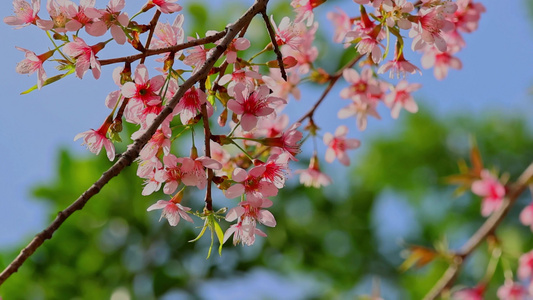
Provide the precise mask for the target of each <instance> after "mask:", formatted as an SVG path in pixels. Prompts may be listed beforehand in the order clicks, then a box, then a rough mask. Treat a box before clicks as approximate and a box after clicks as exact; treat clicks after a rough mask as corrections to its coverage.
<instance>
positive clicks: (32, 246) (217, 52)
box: [0, 0, 269, 286]
mask: <svg viewBox="0 0 533 300" xmlns="http://www.w3.org/2000/svg"><path fill="white" fill-rule="evenodd" d="M268 1H269V0H256V2H255V3H254V5H253V6H251V7H250V8H249V9H248V10H247V11H246V12H245V13H244V14H243V15H242V16H241V17H240V18H239V19H238V20H237V21H236V22H235V23H233V24H231V25H228V26H227V27H226V30H224V31H222V33H223V39H222V41H221V43H220V44H219V45H218V46H216V47H215V48H214V49H213V51H211V52H210V53H211V54H210V56H209V57H208V58H207V60H206V61H205V63H204V65H203V66H202V68H200V69H199V70H198V72H196V73H194V74H193V75H191V77H190V78H189V79H187V80H186V81H185V82H184V83H183V84H182V85H181V86H180V88H179V89H178V90H177V91H176V94H175V95H174V97H172V99H171V100H170V101H169V103H168V104H167V105H166V106H165V107H164V108H163V110H162V111H161V113H159V115H158V116H157V117H156V118H155V120H154V121H153V123H152V124H151V125H150V126H149V127H148V129H147V130H146V132H145V133H144V134H143V135H142V136H140V137H139V138H138V139H137V140H135V142H134V143H133V145H132V146H131V147H130V148H129V150H128V151H126V152H124V154H123V155H122V156H121V157H120V158H119V160H118V161H117V162H116V163H115V164H114V165H113V166H112V167H111V168H109V169H108V170H107V171H105V172H104V173H103V174H102V176H101V177H100V178H99V179H98V180H97V181H96V182H95V183H94V184H93V185H92V186H91V187H90V188H89V189H87V190H86V191H85V192H84V193H83V194H82V195H81V196H80V197H79V198H78V199H77V200H76V201H74V202H73V203H72V204H71V205H70V206H69V207H67V208H66V209H65V210H63V211H61V212H59V213H58V215H57V217H56V218H55V220H54V221H53V222H52V223H51V224H50V225H49V226H48V227H47V228H46V229H45V230H43V231H42V232H40V233H39V234H37V235H36V236H35V238H33V240H32V241H31V242H30V243H29V244H28V245H27V246H26V247H25V248H24V249H22V251H21V252H20V254H19V255H18V256H17V257H16V258H15V259H14V260H13V261H12V262H11V263H10V264H9V265H8V266H7V267H6V268H5V269H4V270H3V271H2V273H0V286H1V285H2V284H3V283H4V282H5V281H6V279H8V278H9V277H10V276H11V275H12V274H13V273H15V272H17V270H18V269H19V267H20V266H21V265H22V264H23V263H24V262H25V261H26V260H27V259H28V258H29V257H30V256H31V255H32V254H33V253H34V252H35V251H36V250H37V249H38V248H39V247H40V246H41V245H42V244H43V243H44V241H45V240H47V239H50V238H52V235H53V234H54V232H55V231H56V230H57V229H58V228H59V227H60V226H61V224H63V222H65V220H66V219H67V218H68V217H69V216H71V215H72V214H73V213H74V212H75V211H77V210H80V209H82V208H83V207H84V206H85V204H86V203H87V202H88V201H89V199H91V198H92V197H93V196H94V195H96V194H97V193H98V192H100V190H101V189H102V188H103V187H104V186H105V185H106V184H107V183H108V182H109V181H110V180H111V179H112V178H113V177H115V176H117V175H118V174H120V172H121V171H122V170H123V169H124V168H125V167H127V166H129V165H130V164H131V163H132V162H133V160H135V159H136V158H137V156H138V155H139V152H140V151H141V149H142V148H143V147H144V145H146V143H147V142H148V140H149V139H150V138H151V136H152V135H153V134H154V133H155V131H156V130H157V128H158V127H159V125H161V123H162V122H163V120H165V118H166V117H167V116H168V115H169V114H170V113H172V111H173V110H174V107H175V106H176V105H177V103H178V102H179V100H180V99H181V98H182V97H183V95H184V93H185V92H186V91H187V90H188V89H190V88H191V87H192V86H193V85H194V84H196V83H197V82H198V81H199V80H200V79H201V78H204V77H206V76H207V74H208V73H209V71H210V70H211V68H212V67H213V66H214V64H215V63H216V61H217V60H218V59H219V58H220V57H221V56H222V54H224V51H225V50H226V48H227V46H228V45H229V44H230V43H231V42H232V41H233V39H234V38H235V36H236V35H237V33H238V32H239V31H240V30H241V29H242V28H244V27H245V26H247V25H248V24H249V23H250V21H251V19H252V18H253V17H254V16H255V15H257V14H258V13H260V12H261V11H263V10H265V8H266V6H267V4H268ZM219 34H220V33H219ZM158 50H161V49H158ZM166 51H168V50H166ZM149 52H150V51H147V53H149ZM159 53H163V52H159ZM144 55H146V53H145V54H144ZM142 56H143V55H142V54H141V55H140V56H139V57H138V58H137V59H139V58H141V57H142ZM123 61H124V60H123Z"/></svg>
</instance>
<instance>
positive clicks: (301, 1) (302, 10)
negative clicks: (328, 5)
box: [291, 0, 326, 26]
mask: <svg viewBox="0 0 533 300" xmlns="http://www.w3.org/2000/svg"><path fill="white" fill-rule="evenodd" d="M324 2H326V0H292V1H291V6H292V7H293V8H294V11H295V12H296V19H294V22H296V23H298V22H304V21H307V22H306V23H305V24H306V25H307V26H311V24H313V20H314V14H313V9H314V8H315V7H317V6H319V5H320V4H322V3H324Z"/></svg>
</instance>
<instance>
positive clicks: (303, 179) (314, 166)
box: [294, 154, 331, 189]
mask: <svg viewBox="0 0 533 300" xmlns="http://www.w3.org/2000/svg"><path fill="white" fill-rule="evenodd" d="M294 173H296V174H300V183H301V184H303V185H305V186H307V187H311V186H312V187H314V188H317V189H318V188H321V187H323V186H327V185H329V184H330V183H331V178H330V177H329V176H328V175H326V174H324V173H322V171H320V166H319V164H318V157H317V156H316V154H314V155H313V157H311V161H310V162H309V168H307V169H305V170H296V171H294Z"/></svg>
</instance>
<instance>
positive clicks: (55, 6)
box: [46, 0, 77, 33]
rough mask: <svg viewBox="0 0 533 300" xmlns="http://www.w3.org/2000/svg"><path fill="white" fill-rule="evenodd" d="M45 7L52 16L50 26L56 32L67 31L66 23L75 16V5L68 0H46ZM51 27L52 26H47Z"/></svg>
mask: <svg viewBox="0 0 533 300" xmlns="http://www.w3.org/2000/svg"><path fill="white" fill-rule="evenodd" d="M46 9H47V10H48V13H49V14H50V17H51V18H52V21H53V22H52V25H53V26H52V27H53V29H54V30H55V31H56V32H59V33H64V32H67V29H66V28H65V27H66V24H67V23H68V22H69V21H70V20H71V18H72V16H75V14H76V11H77V6H76V4H75V3H74V2H72V1H70V0H48V2H47V3H46ZM47 29H52V28H47Z"/></svg>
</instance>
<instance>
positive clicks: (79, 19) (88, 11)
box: [65, 0, 100, 31]
mask: <svg viewBox="0 0 533 300" xmlns="http://www.w3.org/2000/svg"><path fill="white" fill-rule="evenodd" d="M94 4H95V1H94V0H80V5H79V6H78V5H76V4H75V3H73V4H72V5H71V6H69V9H67V10H66V11H65V12H66V14H67V18H69V21H68V22H66V23H65V29H66V30H67V31H77V30H79V29H81V28H82V27H83V26H86V25H88V24H92V23H93V20H98V19H97V18H98V17H100V14H99V13H98V12H97V11H96V10H95V9H94ZM95 12H96V13H95Z"/></svg>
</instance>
